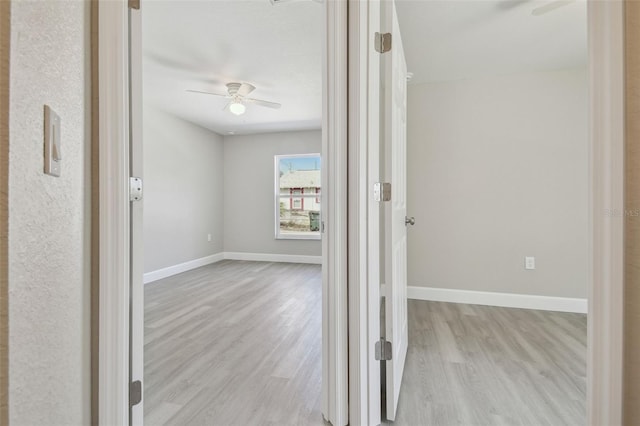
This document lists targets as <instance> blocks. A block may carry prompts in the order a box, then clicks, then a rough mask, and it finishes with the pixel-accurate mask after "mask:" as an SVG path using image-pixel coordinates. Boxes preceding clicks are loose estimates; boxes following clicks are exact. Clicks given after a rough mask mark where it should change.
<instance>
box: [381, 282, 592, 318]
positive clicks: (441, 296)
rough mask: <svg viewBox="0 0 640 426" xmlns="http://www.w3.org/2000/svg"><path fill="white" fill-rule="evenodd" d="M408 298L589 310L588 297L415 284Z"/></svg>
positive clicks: (553, 309) (583, 311) (526, 307)
mask: <svg viewBox="0 0 640 426" xmlns="http://www.w3.org/2000/svg"><path fill="white" fill-rule="evenodd" d="M383 294H384V293H383ZM407 297H408V298H409V299H417V300H430V301H434V302H451V303H468V304H471V305H488V306H501V307H506V308H522V309H538V310H542V311H558V312H575V313H581V314H586V313H587V311H588V303H587V299H574V298H570V297H550V296H536V295H531V294H515V293H495V292H488V291H471V290H453V289H448V288H433V287H418V286H409V287H408V288H407Z"/></svg>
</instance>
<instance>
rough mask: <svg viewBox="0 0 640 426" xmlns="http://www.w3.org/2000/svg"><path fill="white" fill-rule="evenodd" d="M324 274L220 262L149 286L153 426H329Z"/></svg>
mask: <svg viewBox="0 0 640 426" xmlns="http://www.w3.org/2000/svg"><path fill="white" fill-rule="evenodd" d="M321 301H322V283H321V269H320V265H305V264H285V263H266V262H245V261H228V260H225V261H222V262H218V263H215V264H213V265H209V266H205V267H202V268H198V269H195V270H193V271H189V272H186V273H183V274H180V275H176V276H173V277H169V278H166V279H164V280H161V281H157V282H155V283H152V284H148V285H146V286H145V347H144V351H145V353H144V357H145V361H144V362H145V372H144V377H145V407H144V411H145V424H147V425H161V424H166V425H176V426H177V425H194V426H195V425H254V424H261V425H283V424H292V425H293V424H305V425H306V424H318V425H322V424H324V422H323V420H322V414H321V387H320V386H321V379H322V364H321V349H322V345H321V344H322V330H321V326H322V324H321Z"/></svg>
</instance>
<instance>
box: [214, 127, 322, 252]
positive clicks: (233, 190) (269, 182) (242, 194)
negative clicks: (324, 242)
mask: <svg viewBox="0 0 640 426" xmlns="http://www.w3.org/2000/svg"><path fill="white" fill-rule="evenodd" d="M321 147H322V132H321V131H320V130H313V131H306V132H286V133H266V134H259V135H247V136H225V138H224V165H225V181H224V193H225V202H224V249H225V251H227V252H244V253H269V254H290V255H307V256H320V255H321V254H322V246H321V242H320V241H319V240H276V239H275V237H274V236H275V222H274V220H275V207H274V206H275V199H274V185H275V183H274V178H275V177H274V159H273V157H274V155H276V154H309V153H319V152H320V150H321Z"/></svg>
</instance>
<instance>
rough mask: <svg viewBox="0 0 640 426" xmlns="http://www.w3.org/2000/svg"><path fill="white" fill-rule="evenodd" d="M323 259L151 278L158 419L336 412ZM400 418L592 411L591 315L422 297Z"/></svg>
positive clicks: (276, 421) (277, 418)
mask: <svg viewBox="0 0 640 426" xmlns="http://www.w3.org/2000/svg"><path fill="white" fill-rule="evenodd" d="M321 300H322V297H321V269H320V266H319V265H302V264H285V263H266V262H244V261H222V262H219V263H216V264H213V265H209V266H205V267H202V268H199V269H196V270H193V271H189V272H186V273H183V274H180V275H176V276H174V277H169V278H166V279H164V280H161V281H157V282H155V283H152V284H148V285H147V286H145V333H146V335H145V354H144V355H145V424H146V425H176V426H178V425H180V426H182V425H193V426H199V425H294V424H295V425H324V424H325V423H324V422H323V420H322V414H321V411H320V407H321V394H320V389H321V337H322V332H321ZM409 333H410V334H409V352H408V354H407V365H406V368H405V373H404V379H403V386H402V391H401V393H400V402H399V404H400V405H399V409H398V416H397V418H396V421H395V422H394V423H390V424H395V425H412V426H414V425H415V426H418V425H434V426H448V425H509V426H511V425H554V426H555V425H584V424H586V410H585V400H586V396H585V394H586V379H585V375H586V361H585V359H586V316H585V315H580V314H566V313H556V312H543V311H533V310H524V309H508V308H497V307H488V306H474V305H461V304H451V303H439V302H424V301H415V300H410V301H409Z"/></svg>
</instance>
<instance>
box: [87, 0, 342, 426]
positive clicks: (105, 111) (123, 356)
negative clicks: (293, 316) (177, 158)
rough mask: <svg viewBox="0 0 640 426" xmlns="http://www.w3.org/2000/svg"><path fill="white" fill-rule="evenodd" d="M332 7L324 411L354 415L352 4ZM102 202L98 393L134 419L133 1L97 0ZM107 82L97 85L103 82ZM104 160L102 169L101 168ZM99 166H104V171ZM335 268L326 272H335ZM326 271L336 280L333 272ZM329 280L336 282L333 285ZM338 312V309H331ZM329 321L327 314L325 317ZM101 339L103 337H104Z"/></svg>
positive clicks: (326, 72)
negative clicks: (350, 340) (350, 333)
mask: <svg viewBox="0 0 640 426" xmlns="http://www.w3.org/2000/svg"><path fill="white" fill-rule="evenodd" d="M324 4H325V15H324V16H325V21H326V22H325V37H324V38H325V41H324V43H325V48H326V49H327V51H326V55H325V56H326V58H325V61H324V67H323V78H324V82H325V83H326V84H325V93H324V101H323V113H324V114H323V135H326V136H323V155H325V158H326V159H327V161H323V167H326V169H325V170H326V171H327V172H326V173H323V178H326V179H327V180H326V181H325V183H326V185H327V186H326V187H327V188H328V190H327V191H323V196H324V197H325V198H324V200H326V216H325V220H326V227H325V234H324V238H323V240H324V242H323V256H324V258H325V260H326V263H325V265H324V267H323V274H326V276H325V277H323V285H326V288H323V390H322V394H323V397H322V401H323V403H322V406H323V416H324V417H325V418H326V419H327V420H329V421H331V422H332V423H333V424H334V425H336V426H337V425H345V424H347V422H348V393H347V382H348V378H347V374H348V370H347V368H348V363H347V361H348V353H347V244H346V241H347V238H346V237H347V236H346V230H347V225H346V218H347V210H346V209H347V202H346V200H347V176H346V174H347V155H346V154H347V113H346V104H347V101H346V98H345V96H344V93H346V87H347V60H346V58H347V3H346V2H338V1H327V2H324ZM94 7H97V15H98V16H97V31H96V29H92V30H93V31H96V32H97V41H96V40H94V42H95V43H97V44H96V45H97V50H98V52H97V62H98V63H97V65H96V67H97V76H98V77H97V81H96V80H94V81H93V84H94V88H95V90H96V93H97V97H98V99H97V100H94V107H95V108H96V109H97V110H98V113H97V123H96V122H95V119H94V123H93V125H94V126H98V130H97V138H98V141H97V148H98V153H97V159H96V160H97V161H96V162H94V170H93V173H94V175H93V176H94V177H95V178H97V179H98V184H97V186H98V194H94V195H96V196H97V200H98V201H97V202H98V206H99V208H98V207H95V206H94V209H93V213H92V214H93V218H92V219H93V220H94V221H96V224H97V229H98V235H97V236H96V237H97V239H98V245H97V250H94V253H93V254H92V256H93V257H94V259H97V263H98V269H99V270H98V272H97V277H98V278H97V280H98V282H97V284H96V286H97V288H96V289H95V290H96V292H97V302H96V306H97V310H98V312H93V315H94V318H95V319H96V321H97V324H96V328H97V334H98V336H97V348H95V347H94V350H93V353H92V358H93V361H94V362H95V363H96V364H97V369H96V370H97V371H95V370H94V378H93V379H94V381H95V380H97V383H96V384H95V385H94V387H93V392H94V393H97V396H96V395H94V397H95V398H97V407H94V408H95V409H96V411H97V415H96V417H95V418H94V420H93V422H94V423H97V424H101V425H108V424H122V425H125V424H128V422H129V329H130V327H129V303H130V297H129V279H130V265H129V255H130V252H129V237H130V235H129V229H130V227H129V225H130V224H129V194H128V182H129V155H130V154H129V146H130V141H129V127H130V123H129V97H128V93H129V89H130V88H129V74H128V69H129V63H128V39H129V33H128V31H129V28H128V2H127V0H97V4H94ZM96 86H97V88H96ZM96 166H97V167H96ZM96 168H97V173H96V170H95V169H96ZM325 270H326V272H325ZM325 278H326V279H325ZM325 283H326V284H325ZM327 314H328V315H327ZM325 318H326V319H325ZM94 338H95V336H94Z"/></svg>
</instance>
